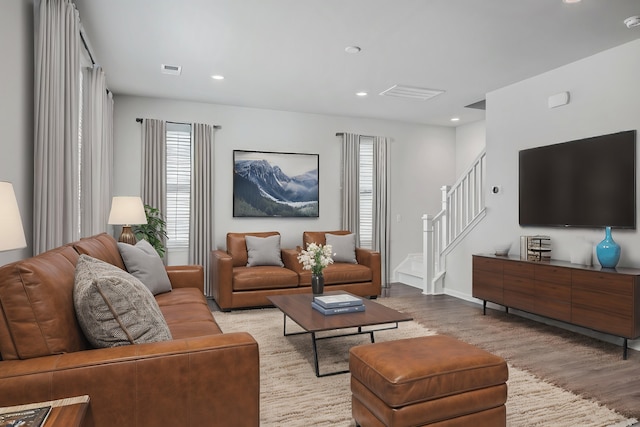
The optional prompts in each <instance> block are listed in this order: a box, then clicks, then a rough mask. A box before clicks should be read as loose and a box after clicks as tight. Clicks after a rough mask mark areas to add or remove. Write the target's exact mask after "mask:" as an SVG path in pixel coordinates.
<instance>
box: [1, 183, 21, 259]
mask: <svg viewBox="0 0 640 427" xmlns="http://www.w3.org/2000/svg"><path fill="white" fill-rule="evenodd" d="M26 246H27V242H26V240H25V238H24V229H23V228H22V220H21V219H20V210H19V209H18V202H17V200H16V194H15V193H14V191H13V185H12V184H11V183H10V182H0V252H2V251H9V250H12V249H20V248H24V247H26Z"/></svg>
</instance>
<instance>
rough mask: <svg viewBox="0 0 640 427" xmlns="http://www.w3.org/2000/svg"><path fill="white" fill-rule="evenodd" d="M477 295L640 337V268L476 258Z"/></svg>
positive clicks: (612, 331)
mask: <svg viewBox="0 0 640 427" xmlns="http://www.w3.org/2000/svg"><path fill="white" fill-rule="evenodd" d="M473 296H474V297H475V298H478V299H481V300H483V313H485V314H486V308H487V301H490V302H493V303H496V304H499V305H502V306H504V307H505V308H506V309H507V311H508V310H509V308H515V309H518V310H522V311H526V312H528V313H532V314H537V315H540V316H544V317H548V318H551V319H555V320H560V321H562V322H566V323H570V324H573V325H577V326H582V327H585V328H589V329H593V330H595V331H598V332H604V333H607V334H611V335H615V336H619V337H621V338H623V339H624V343H623V358H624V359H626V358H627V341H628V340H629V339H637V338H639V337H640V301H639V300H640V269H631V268H617V269H603V268H600V267H588V266H583V265H576V264H571V263H569V262H565V261H554V260H551V261H545V262H535V261H527V260H521V259H519V258H515V257H504V256H495V255H473Z"/></svg>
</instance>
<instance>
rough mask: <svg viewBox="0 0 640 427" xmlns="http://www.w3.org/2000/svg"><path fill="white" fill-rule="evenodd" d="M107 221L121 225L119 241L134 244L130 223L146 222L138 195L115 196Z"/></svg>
mask: <svg viewBox="0 0 640 427" xmlns="http://www.w3.org/2000/svg"><path fill="white" fill-rule="evenodd" d="M108 223H109V224H110V225H122V233H121V234H120V238H119V239H118V241H119V242H124V243H129V244H130V245H135V244H136V235H135V234H133V231H131V225H136V224H146V223H147V215H146V214H145V211H144V205H143V204H142V199H141V198H140V197H128V196H116V197H114V198H113V199H112V201H111V212H110V213H109V220H108Z"/></svg>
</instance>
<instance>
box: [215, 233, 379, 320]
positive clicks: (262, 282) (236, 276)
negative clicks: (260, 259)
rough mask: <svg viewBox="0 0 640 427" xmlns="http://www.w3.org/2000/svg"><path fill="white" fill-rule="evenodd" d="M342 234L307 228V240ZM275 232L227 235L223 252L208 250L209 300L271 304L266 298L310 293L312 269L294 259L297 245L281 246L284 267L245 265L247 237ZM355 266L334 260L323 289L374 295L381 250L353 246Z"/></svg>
mask: <svg viewBox="0 0 640 427" xmlns="http://www.w3.org/2000/svg"><path fill="white" fill-rule="evenodd" d="M326 233H328V234H339V235H346V234H349V233H350V232H349V231H346V230H338V231H305V232H304V233H303V236H302V240H303V244H304V247H306V245H307V243H310V242H315V243H319V244H323V245H324V244H326V239H325V234H326ZM279 234H280V233H279V232H277V231H270V232H262V233H228V234H227V250H226V251H224V250H215V251H212V252H211V278H210V280H211V289H212V293H213V298H214V300H215V301H216V303H217V304H218V306H219V307H220V309H222V310H231V309H235V308H248V307H264V306H270V305H272V304H271V303H270V302H269V300H268V299H267V297H269V296H271V295H282V294H291V293H310V292H311V272H310V271H308V270H303V268H302V264H300V263H299V262H298V253H299V250H300V248H298V249H282V250H281V257H282V262H283V263H284V267H277V266H271V265H270V266H252V267H247V259H248V254H247V245H246V241H245V237H246V236H256V237H269V236H274V235H279ZM356 260H357V261H358V263H357V264H349V263H334V264H331V265H329V266H327V267H326V268H325V269H324V271H323V275H324V278H325V288H324V289H325V290H326V291H337V290H344V291H347V292H350V293H352V294H355V295H359V296H362V297H373V298H375V297H377V296H378V295H380V291H381V283H382V282H381V272H380V253H378V252H376V251H372V250H369V249H364V248H356Z"/></svg>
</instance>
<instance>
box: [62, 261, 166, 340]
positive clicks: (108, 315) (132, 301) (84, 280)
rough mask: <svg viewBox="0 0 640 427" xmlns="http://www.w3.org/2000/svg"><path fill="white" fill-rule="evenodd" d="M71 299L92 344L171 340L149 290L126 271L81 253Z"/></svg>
mask: <svg viewBox="0 0 640 427" xmlns="http://www.w3.org/2000/svg"><path fill="white" fill-rule="evenodd" d="M73 302H74V305H75V308H76V313H77V316H78V322H79V323H80V327H81V328H82V330H83V331H84V333H85V335H86V337H87V339H88V340H89V342H90V343H91V344H92V345H93V346H95V347H117V346H122V345H128V344H140V343H149V342H158V341H167V340H171V332H170V331H169V326H167V322H166V321H165V320H164V317H163V316H162V313H161V311H160V308H159V307H158V303H157V302H156V300H155V299H154V298H153V295H152V294H151V291H149V289H148V288H147V287H146V286H145V285H143V284H142V282H140V280H138V279H136V278H135V277H133V276H132V275H131V274H129V273H127V272H126V271H124V270H122V269H120V268H118V267H115V266H113V265H111V264H109V263H106V262H103V261H100V260H98V259H96V258H91V257H90V256H88V255H81V256H80V258H79V259H78V264H77V265H76V273H75V284H74V288H73Z"/></svg>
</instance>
